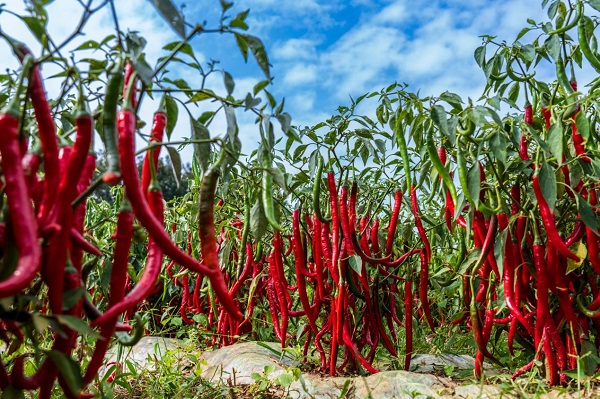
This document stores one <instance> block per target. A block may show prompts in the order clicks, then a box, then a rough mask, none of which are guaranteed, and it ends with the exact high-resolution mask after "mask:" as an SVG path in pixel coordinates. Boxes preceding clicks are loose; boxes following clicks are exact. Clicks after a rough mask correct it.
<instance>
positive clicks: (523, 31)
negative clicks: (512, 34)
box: [515, 27, 531, 41]
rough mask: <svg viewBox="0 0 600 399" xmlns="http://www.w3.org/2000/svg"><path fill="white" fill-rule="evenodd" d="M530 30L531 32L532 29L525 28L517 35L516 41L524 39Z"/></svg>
mask: <svg viewBox="0 0 600 399" xmlns="http://www.w3.org/2000/svg"><path fill="white" fill-rule="evenodd" d="M530 30H531V28H528V27H525V28H523V29H521V31H520V32H519V34H518V35H517V38H516V39H515V41H516V40H519V39H520V38H522V37H523V36H525V35H526V34H527V33H528V32H529V31H530Z"/></svg>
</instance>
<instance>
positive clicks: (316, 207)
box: [312, 154, 331, 223]
mask: <svg viewBox="0 0 600 399" xmlns="http://www.w3.org/2000/svg"><path fill="white" fill-rule="evenodd" d="M323 166H324V162H323V157H322V156H321V154H318V155H317V171H316V172H315V183H314V186H313V198H312V200H313V211H314V212H315V215H316V216H317V219H319V221H320V222H321V223H329V222H331V218H326V217H325V216H324V215H323V212H321V203H320V202H319V199H320V198H321V175H322V174H323Z"/></svg>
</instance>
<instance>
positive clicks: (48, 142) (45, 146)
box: [3, 33, 60, 226]
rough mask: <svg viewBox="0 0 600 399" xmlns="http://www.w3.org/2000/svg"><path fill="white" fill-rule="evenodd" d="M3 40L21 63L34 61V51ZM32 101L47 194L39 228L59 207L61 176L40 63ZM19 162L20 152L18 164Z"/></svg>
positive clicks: (33, 73) (34, 74)
mask: <svg viewBox="0 0 600 399" xmlns="http://www.w3.org/2000/svg"><path fill="white" fill-rule="evenodd" d="M3 36H4V37H5V38H7V39H8V41H9V44H10V45H11V46H12V50H13V52H14V53H15V55H17V57H18V58H19V60H20V61H21V63H24V61H25V58H26V56H28V55H29V56H31V57H32V58H33V54H32V53H31V50H29V48H27V46H25V44H23V43H20V42H18V41H16V40H14V39H12V38H9V37H8V36H7V35H6V34H5V33H3ZM29 98H30V99H31V105H32V106H33V110H34V112H35V120H36V122H37V125H38V131H39V139H40V143H41V144H42V151H43V154H44V156H43V158H44V194H43V198H42V203H41V205H40V210H39V212H38V221H39V222H40V223H39V225H40V226H44V225H45V224H46V219H47V217H48V215H49V213H50V211H51V209H52V207H53V206H54V204H55V203H56V196H57V193H58V191H57V190H58V186H59V178H60V174H59V170H58V137H57V135H56V125H55V124H54V118H53V117H52V110H51V109H50V104H48V99H47V98H46V90H45V89H44V80H43V79H42V75H41V73H40V66H39V64H38V63H34V64H33V67H32V69H31V73H30V76H29ZM20 159H21V157H20V151H19V161H20Z"/></svg>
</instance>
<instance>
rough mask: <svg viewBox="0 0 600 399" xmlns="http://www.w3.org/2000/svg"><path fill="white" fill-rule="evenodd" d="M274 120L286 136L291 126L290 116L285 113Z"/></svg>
mask: <svg viewBox="0 0 600 399" xmlns="http://www.w3.org/2000/svg"><path fill="white" fill-rule="evenodd" d="M276 118H277V120H278V121H279V124H280V125H281V131H282V132H283V133H286V134H287V132H288V130H290V127H291V125H292V116H291V115H290V114H288V113H287V112H284V113H283V114H279V115H277V117H276Z"/></svg>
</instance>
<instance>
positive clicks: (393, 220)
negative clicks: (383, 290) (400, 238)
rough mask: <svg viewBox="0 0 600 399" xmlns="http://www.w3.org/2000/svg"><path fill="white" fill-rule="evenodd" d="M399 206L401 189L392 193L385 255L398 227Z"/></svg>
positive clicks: (389, 248) (392, 243) (400, 203)
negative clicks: (392, 205) (392, 200)
mask: <svg viewBox="0 0 600 399" xmlns="http://www.w3.org/2000/svg"><path fill="white" fill-rule="evenodd" d="M440 158H441V157H440ZM444 163H445V162H444ZM401 206H402V191H400V190H396V193H395V194H394V207H393V209H392V215H391V217H390V223H389V225H388V235H387V240H386V242H385V255H391V254H392V248H393V246H394V238H395V236H396V228H397V227H398V217H399V216H400V207H401Z"/></svg>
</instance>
